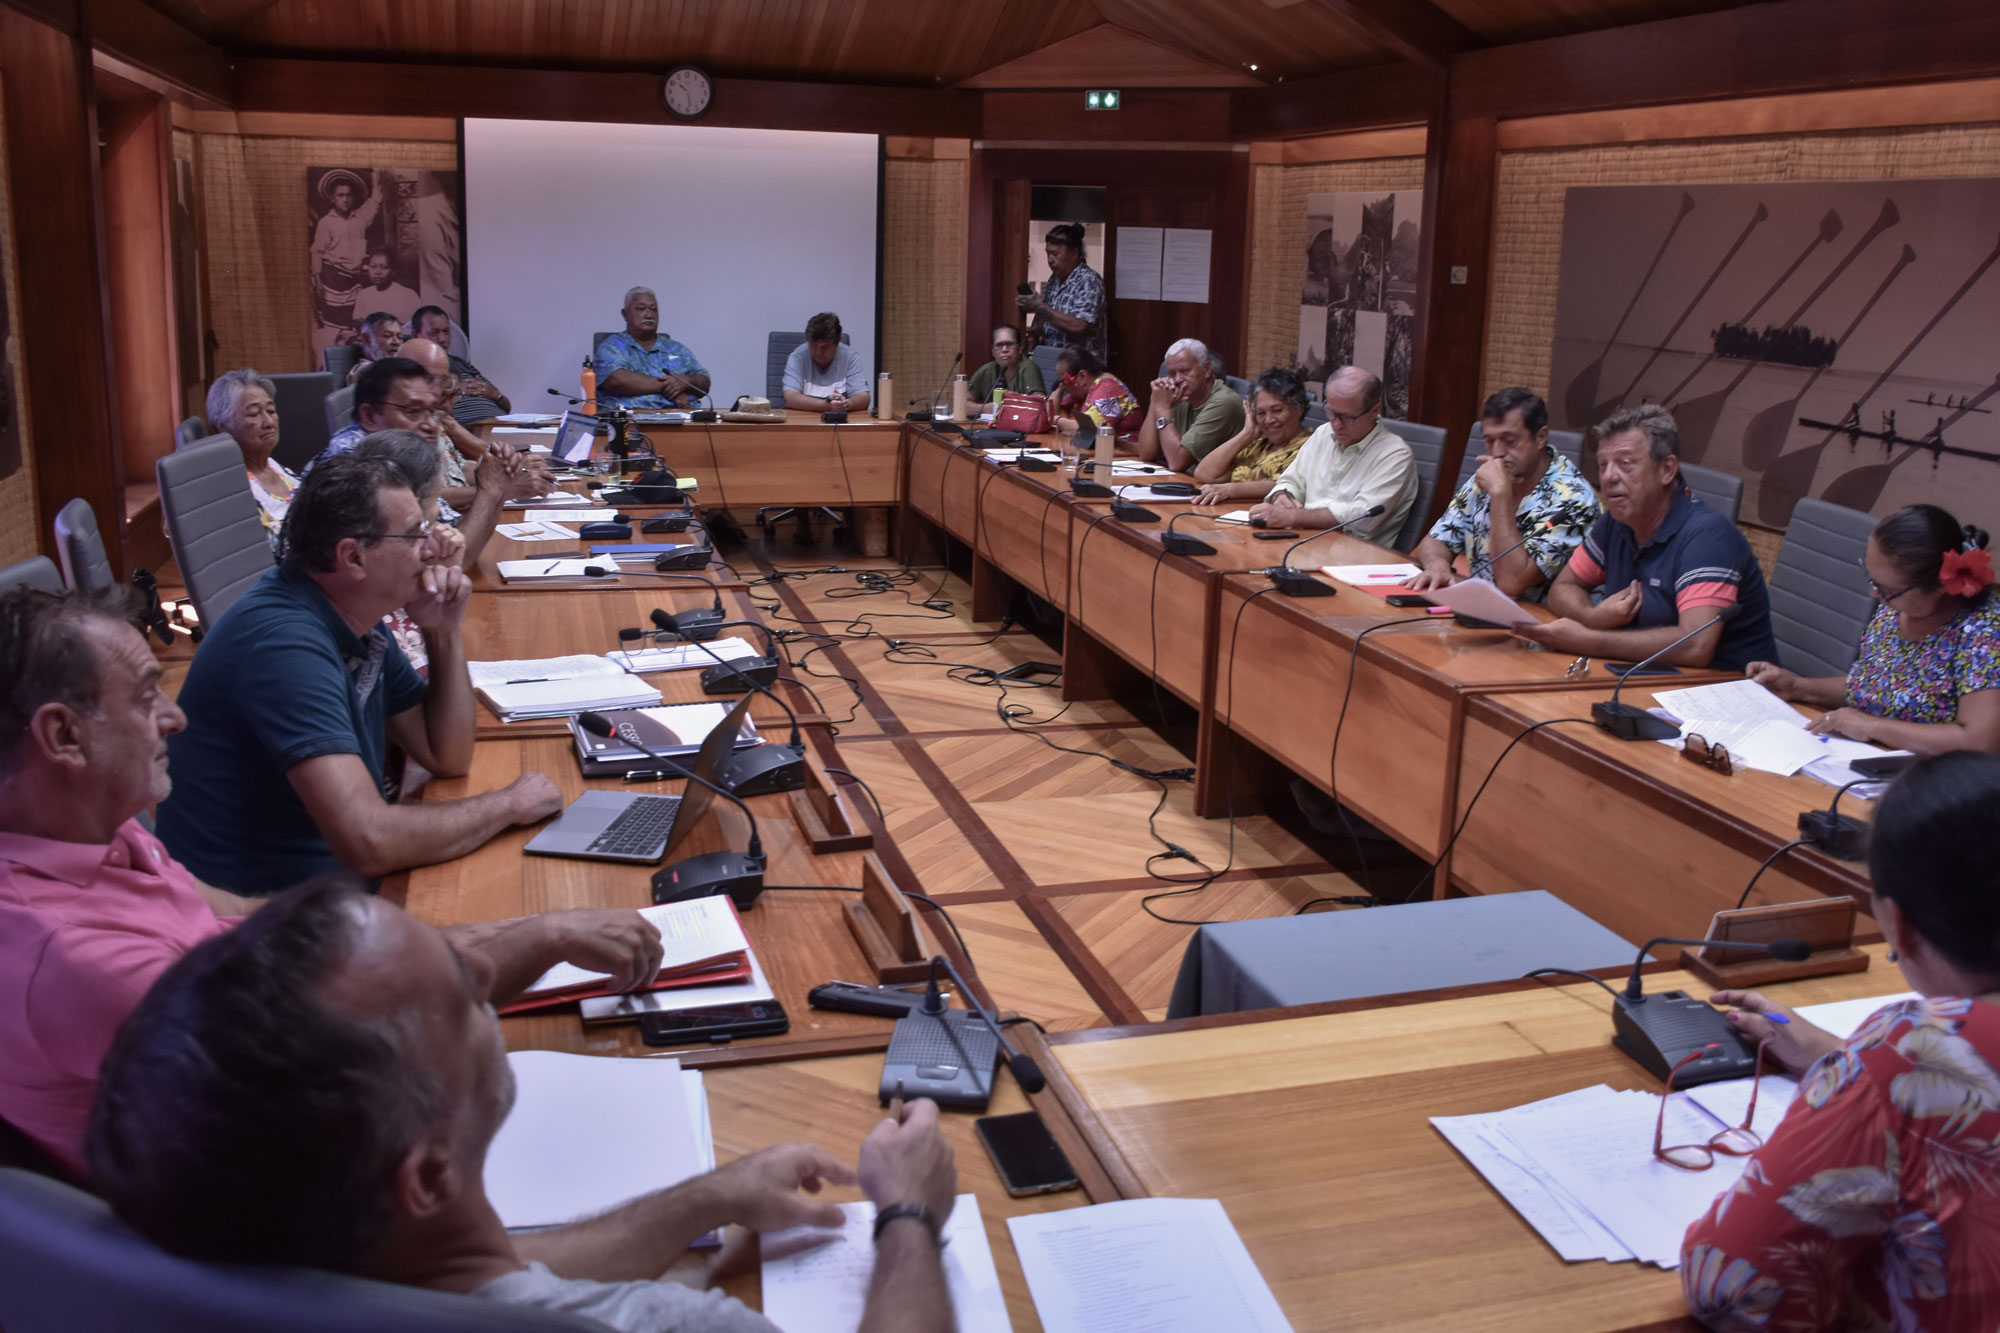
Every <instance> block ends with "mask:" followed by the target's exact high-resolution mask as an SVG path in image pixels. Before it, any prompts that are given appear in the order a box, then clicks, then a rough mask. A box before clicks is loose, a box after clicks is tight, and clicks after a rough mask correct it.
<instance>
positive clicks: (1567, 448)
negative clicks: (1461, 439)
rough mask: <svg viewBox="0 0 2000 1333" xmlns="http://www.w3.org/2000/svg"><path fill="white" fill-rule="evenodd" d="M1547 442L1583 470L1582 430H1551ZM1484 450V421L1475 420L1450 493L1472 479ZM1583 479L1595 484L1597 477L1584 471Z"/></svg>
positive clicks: (1455, 492) (1458, 489)
mask: <svg viewBox="0 0 2000 1333" xmlns="http://www.w3.org/2000/svg"><path fill="white" fill-rule="evenodd" d="M1549 443H1550V444H1552V445H1554V446H1555V450H1556V452H1557V453H1559V454H1561V455H1562V456H1563V457H1564V458H1567V459H1568V460H1569V461H1570V462H1572V463H1574V464H1575V465H1576V467H1577V470H1578V471H1579V472H1581V471H1583V432H1582V431H1576V430H1552V431H1550V432H1549ZM1484 452H1486V423H1485V422H1483V421H1475V422H1473V423H1472V431H1471V433H1470V434H1468V435H1467V436H1466V437H1465V457H1463V458H1461V459H1459V460H1458V480H1457V481H1454V482H1453V483H1452V484H1451V493H1452V494H1453V495H1457V494H1458V493H1459V492H1460V491H1462V490H1464V489H1465V483H1466V482H1468V481H1471V480H1472V474H1473V473H1474V472H1476V471H1478V469H1479V455H1480V454H1482V453H1484ZM1584 480H1585V481H1588V482H1589V483H1590V484H1591V487H1592V489H1595V488H1596V486H1597V478H1596V477H1593V476H1590V475H1589V474H1588V473H1585V475H1584Z"/></svg>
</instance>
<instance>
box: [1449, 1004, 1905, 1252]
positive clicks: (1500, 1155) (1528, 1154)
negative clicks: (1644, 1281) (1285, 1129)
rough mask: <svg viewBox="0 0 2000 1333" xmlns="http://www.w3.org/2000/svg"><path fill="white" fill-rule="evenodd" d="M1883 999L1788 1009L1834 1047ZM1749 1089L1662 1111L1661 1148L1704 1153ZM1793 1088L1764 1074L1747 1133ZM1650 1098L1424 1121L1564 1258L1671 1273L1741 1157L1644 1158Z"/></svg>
mask: <svg viewBox="0 0 2000 1333" xmlns="http://www.w3.org/2000/svg"><path fill="white" fill-rule="evenodd" d="M1908 998H1910V997H1909V996H1908V995H1901V996H1896V995H1891V996H1883V997H1879V998H1871V999H1865V1000H1849V1001H1841V1002H1839V1003H1835V1004H1823V1005H1811V1006H1808V1007H1806V1008H1803V1009H1800V1010H1799V1011H1798V1013H1799V1016H1800V1017H1801V1018H1804V1019H1806V1020H1807V1021H1809V1022H1812V1023H1816V1024H1818V1025H1819V1026H1821V1027H1823V1028H1825V1029H1826V1030H1827V1031H1829V1032H1831V1033H1833V1034H1834V1035H1835V1036H1837V1037H1841V1038H1843V1039H1845V1038H1846V1037H1848V1036H1849V1035H1851V1034H1852V1033H1853V1031H1854V1030H1855V1029H1856V1028H1858V1027H1859V1026H1860V1025H1861V1023H1862V1022H1863V1020H1865V1019H1866V1018H1867V1017H1868V1016H1869V1015H1870V1014H1872V1013H1874V1012H1875V1011H1876V1010H1877V1009H1880V1008H1882V1007H1883V1006H1884V1005H1888V1004H1892V1003H1894V1002H1896V1001H1897V1000H1899V999H1908ZM1751 1088H1752V1080H1750V1079H1735V1080H1732V1081H1730V1082H1727V1083H1709V1084H1704V1085H1702V1086H1700V1087H1696V1088H1692V1089H1690V1090H1688V1091H1687V1092H1685V1093H1676V1094H1675V1095H1674V1096H1673V1097H1672V1098H1670V1099H1669V1101H1668V1103H1667V1121H1666V1141H1667V1142H1668V1143H1671V1144H1683V1143H1706V1142H1708V1141H1709V1139H1711V1138H1712V1137H1714V1136H1715V1135H1716V1134H1717V1133H1718V1132H1720V1131H1721V1130H1724V1129H1728V1128H1732V1127H1734V1126H1737V1125H1740V1124H1742V1123H1743V1119H1744V1117H1745V1115H1747V1114H1749V1112H1750V1098H1751ZM1797 1092H1798V1082H1797V1080H1795V1079H1792V1078H1789V1077H1787V1076H1785V1075H1782V1074H1771V1073H1766V1074H1765V1075H1764V1077H1763V1079H1762V1082H1761V1084H1760V1085H1759V1086H1758V1087H1757V1089H1756V1098H1757V1105H1756V1116H1755V1118H1754V1119H1753V1120H1752V1121H1751V1125H1752V1127H1753V1128H1754V1129H1756V1130H1757V1132H1758V1133H1759V1134H1761V1135H1763V1136H1764V1137H1765V1138H1766V1139H1769V1138H1770V1136H1771V1134H1772V1133H1773V1132H1775V1131H1776V1130H1777V1128H1778V1122H1779V1121H1781V1120H1783V1119H1784V1117H1785V1112H1786V1111H1787V1110H1788V1109H1789V1108H1790V1106H1791V1103H1792V1099H1793V1098H1794V1097H1795V1096H1796V1095H1797ZM1659 1114H1660V1098H1659V1097H1658V1096H1657V1095H1655V1094H1653V1093H1650V1092H1618V1091H1614V1090H1613V1089H1611V1088H1610V1087H1607V1086H1606V1085H1604V1084H1602V1083H1600V1084H1598V1085H1596V1086H1595V1087H1590V1088H1583V1089H1581V1090H1579V1091H1577V1092H1570V1093H1564V1094H1563V1095H1562V1096H1559V1097H1550V1098H1548V1099H1547V1100H1545V1101H1539V1102H1530V1103H1528V1104H1527V1105H1526V1106H1517V1107H1514V1108H1513V1109H1511V1110H1507V1111H1493V1112H1488V1113H1486V1114H1482V1115H1461V1116H1433V1117H1432V1118H1431V1124H1432V1125H1434V1126H1435V1127H1436V1128H1437V1131H1438V1132H1439V1133H1440V1134H1442V1135H1444V1137H1445V1139H1446V1140H1447V1141H1449V1142H1450V1143H1451V1145H1452V1146H1453V1147H1454V1148H1456V1149H1458V1151H1459V1153H1460V1154H1461V1155H1462V1156H1464V1158H1465V1160H1466V1161H1468V1162H1470V1163H1471V1164H1472V1165H1473V1166H1474V1167H1476V1168H1478V1170H1479V1173H1480V1174H1481V1175H1483V1176H1485V1177H1486V1180H1487V1183H1488V1184H1490V1185H1492V1186H1493V1188H1494V1189H1496V1190H1498V1191H1499V1192H1500V1194H1501V1195H1502V1196H1503V1197H1504V1198H1505V1199H1506V1200H1507V1202H1508V1203H1510V1204H1512V1205H1513V1206H1514V1210H1515V1211H1516V1212H1518V1213H1520V1214H1521V1217H1522V1219H1523V1220H1524V1221H1526V1222H1527V1223H1528V1224H1529V1225H1530V1226H1532V1227H1534V1228H1535V1230H1536V1231H1537V1232H1539V1233H1540V1234H1541V1237H1542V1239H1543V1240H1545V1241H1547V1242H1548V1243H1549V1245H1550V1247H1551V1248H1552V1249H1554V1250H1555V1252H1556V1253H1557V1254H1560V1255H1561V1256H1562V1257H1563V1258H1564V1259H1567V1260H1571V1261H1576V1260H1581V1259H1608V1260H1612V1261H1614V1262H1615V1261H1620V1260H1625V1259H1638V1260H1640V1261H1642V1262H1645V1263H1653V1264H1658V1265H1659V1266H1660V1267H1662V1268H1675V1267H1678V1266H1679V1264H1680V1247H1681V1237H1682V1236H1683V1235H1684V1234H1685V1233H1686V1231H1687V1229H1688V1227H1689V1226H1690V1225H1691V1224H1692V1223H1693V1222H1694V1221H1695V1219H1696V1218H1698V1217H1700V1216H1701V1215H1702V1214H1703V1213H1705V1212H1707V1211H1708V1206H1709V1204H1710V1203H1712V1202H1713V1201H1714V1199H1715V1196H1716V1195H1717V1194H1719V1193H1721V1192H1722V1191H1723V1190H1725V1189H1728V1188H1730V1187H1731V1186H1733V1185H1734V1184H1735V1183H1736V1181H1737V1178H1738V1177H1740V1176H1741V1175H1742V1174H1743V1171H1744V1168H1745V1166H1746V1165H1747V1163H1748V1160H1749V1159H1747V1158H1742V1157H1728V1156H1724V1155H1722V1154H1717V1156H1716V1158H1715V1165H1714V1166H1712V1167H1710V1168H1709V1169H1708V1170H1706V1171H1683V1170H1681V1169H1680V1168H1678V1167H1673V1166H1668V1165H1667V1164H1666V1163H1665V1162H1662V1161H1659V1160H1658V1159H1656V1158H1655V1157H1654V1156H1653V1126H1654V1124H1655V1122H1656V1121H1657V1120H1658V1118H1659Z"/></svg>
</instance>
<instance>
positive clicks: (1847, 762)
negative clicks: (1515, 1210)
mask: <svg viewBox="0 0 2000 1333" xmlns="http://www.w3.org/2000/svg"><path fill="white" fill-rule="evenodd" d="M1908 753H1909V751H1908V750H1883V749H1878V748H1877V747H1875V746H1873V745H1869V744H1868V743H1866V742H1865V741H1850V740H1848V739H1847V738H1846V737H1844V736H1829V737H1828V738H1827V742H1826V754H1825V755H1824V757H1822V758H1819V759H1815V760H1814V761H1813V762H1812V763H1810V764H1807V765H1806V767H1805V773H1806V776H1808V777H1814V778H1818V779H1819V780H1820V781H1821V782H1824V783H1825V784H1826V785H1827V786H1829V787H1845V786H1847V784H1848V783H1850V782H1861V783H1862V785H1860V786H1858V787H1854V788H1851V789H1850V790H1849V791H1848V793H1847V794H1848V795H1849V796H1852V797H1855V798H1856V799H1858V800H1863V801H1872V800H1874V799H1875V798H1876V797H1877V796H1880V795H1881V794H1882V793H1883V791H1884V790H1886V789H1887V788H1888V786H1889V780H1888V779H1887V778H1884V779H1882V780H1881V781H1879V782H1862V779H1861V774H1859V773H1856V772H1855V771H1854V769H1853V767H1852V765H1853V763H1854V761H1855V760H1856V759H1869V758H1874V759H1886V758H1888V757H1889V756H1891V755H1898V754H1908Z"/></svg>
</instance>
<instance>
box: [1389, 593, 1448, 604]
mask: <svg viewBox="0 0 2000 1333" xmlns="http://www.w3.org/2000/svg"><path fill="white" fill-rule="evenodd" d="M1382 600H1383V601H1385V602H1387V603H1388V604H1389V605H1391V606H1436V605H1437V603H1436V602H1433V601H1432V600H1431V599H1430V598H1428V597H1419V596H1417V595H1416V594H1415V593H1413V592H1399V593H1396V594H1395V595H1393V596H1390V597H1384V598H1383V599H1382Z"/></svg>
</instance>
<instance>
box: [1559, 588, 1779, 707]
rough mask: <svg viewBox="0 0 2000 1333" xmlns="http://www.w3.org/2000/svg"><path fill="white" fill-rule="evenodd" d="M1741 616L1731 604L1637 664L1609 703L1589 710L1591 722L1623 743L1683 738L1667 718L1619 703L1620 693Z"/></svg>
mask: <svg viewBox="0 0 2000 1333" xmlns="http://www.w3.org/2000/svg"><path fill="white" fill-rule="evenodd" d="M1742 613H1743V603H1741V602H1732V603H1730V604H1729V605H1728V606H1725V607H1722V608H1721V609H1719V610H1718V611H1716V613H1715V619H1713V620H1709V621H1705V622H1703V623H1702V624H1699V625H1696V626H1695V627H1694V628H1693V629H1691V630H1689V631H1688V632H1687V633H1685V634H1683V635H1681V636H1680V637H1679V638H1678V639H1675V640H1674V641H1673V642H1672V643H1670V644H1668V645H1667V646H1666V647H1664V648H1662V649H1660V651H1659V652H1656V653H1654V654H1653V655H1652V656H1651V657H1648V658H1646V659H1645V660H1644V661H1641V662H1638V663H1635V664H1634V665H1633V667H1632V669H1631V670H1630V671H1627V672H1626V673H1625V674H1624V676H1623V677H1621V678H1620V679H1619V681H1618V684H1617V685H1616V686H1615V687H1613V689H1612V691H1611V698H1610V700H1609V701H1608V702H1606V703H1601V704H1592V705H1591V706H1590V720H1591V721H1592V722H1595V723H1596V724H1597V725H1598V726H1600V727H1603V728H1604V729H1605V730H1606V731H1608V732H1610V733H1611V734H1612V735H1613V736H1616V737H1617V738H1618V739H1619V740H1621V741H1663V740H1667V739H1668V738H1670V737H1673V736H1678V735H1680V734H1681V729H1680V728H1679V727H1677V726H1675V725H1674V724H1673V723H1671V722H1669V721H1667V720H1666V719H1665V718H1660V717H1654V716H1653V715H1652V714H1651V713H1649V712H1647V711H1646V710H1645V709H1643V708H1640V707H1637V706H1636V705H1633V704H1625V703H1620V702H1618V693H1619V691H1620V690H1623V689H1624V688H1625V682H1626V681H1628V680H1630V679H1632V677H1634V676H1636V675H1638V674H1639V673H1640V672H1641V671H1644V670H1645V669H1646V668H1647V667H1649V666H1651V665H1652V664H1653V663H1654V662H1656V661H1658V660H1659V659H1660V658H1661V657H1663V656H1665V655H1666V654H1667V653H1670V652H1672V651H1673V650H1674V649H1676V648H1678V647H1680V646H1681V645H1682V644H1684V643H1686V642H1687V641H1688V640H1689V639H1692V638H1693V637H1694V636H1695V635H1697V634H1700V633H1702V632H1703V631H1704V630H1708V629H1712V628H1714V627H1715V626H1717V625H1725V624H1727V623H1729V622H1730V621H1732V620H1734V619H1736V617H1737V616H1739V615H1741V614H1742Z"/></svg>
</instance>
